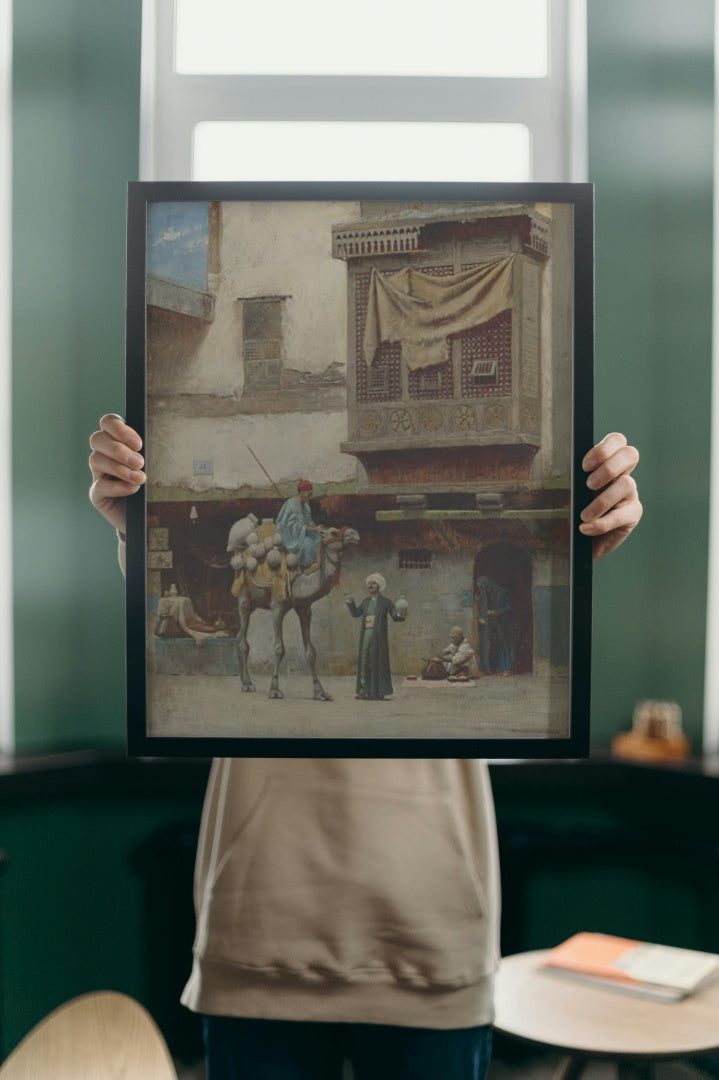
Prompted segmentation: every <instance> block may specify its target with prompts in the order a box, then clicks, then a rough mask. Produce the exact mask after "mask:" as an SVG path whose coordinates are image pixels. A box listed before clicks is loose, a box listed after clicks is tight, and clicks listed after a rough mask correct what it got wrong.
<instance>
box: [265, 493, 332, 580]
mask: <svg viewBox="0 0 719 1080" xmlns="http://www.w3.org/2000/svg"><path fill="white" fill-rule="evenodd" d="M312 494H313V489H312V484H311V483H310V482H309V480H299V481H298V483H297V494H296V495H292V496H291V497H290V498H289V499H285V501H284V503H283V504H282V506H281V508H280V511H279V513H278V515H277V520H276V522H275V524H276V526H277V531H278V533H279V534H280V536H281V537H282V543H283V544H284V546H285V547H286V548H287V550H288V551H289V552H291V553H292V554H293V555H295V556H296V557H297V565H298V566H299V568H300V570H308V569H309V568H310V567H312V566H314V565H315V563H316V562H317V556H318V552H319V546H320V539H321V532H322V530H321V528H320V527H319V526H318V525H315V523H314V521H313V520H312V510H311V508H310V499H311V498H312Z"/></svg>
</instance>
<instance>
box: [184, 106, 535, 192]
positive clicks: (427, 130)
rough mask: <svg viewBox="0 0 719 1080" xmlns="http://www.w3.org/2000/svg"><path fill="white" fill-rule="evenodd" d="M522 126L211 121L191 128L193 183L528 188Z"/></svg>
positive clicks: (526, 132) (526, 146) (525, 133)
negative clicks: (498, 183)
mask: <svg viewBox="0 0 719 1080" xmlns="http://www.w3.org/2000/svg"><path fill="white" fill-rule="evenodd" d="M530 162H531V154H530V141H529V129H528V128H527V127H526V126H525V125H524V124H426V123H392V122H389V121H380V122H379V123H367V122H365V121H361V120H355V121H352V122H350V123H347V122H345V123H343V122H341V121H337V120H334V121H313V120H310V121H304V120H299V121H287V120H212V121H205V122H203V123H201V124H198V125H197V127H196V128H195V132H194V141H193V146H192V163H193V165H192V178H193V180H235V179H237V178H238V177H240V178H241V179H243V180H273V179H277V178H278V177H281V178H282V179H283V180H316V179H317V178H318V175H320V176H321V177H322V179H328V180H367V181H371V180H385V179H387V177H388V175H389V173H391V177H392V179H393V180H416V179H417V177H418V176H421V178H422V179H423V180H436V181H442V180H444V181H456V180H466V181H472V180H476V178H477V177H478V176H481V177H482V179H483V180H518V181H522V180H529V179H530Z"/></svg>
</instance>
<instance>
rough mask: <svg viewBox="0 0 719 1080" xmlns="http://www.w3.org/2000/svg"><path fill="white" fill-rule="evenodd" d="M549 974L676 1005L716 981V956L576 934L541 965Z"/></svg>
mask: <svg viewBox="0 0 719 1080" xmlns="http://www.w3.org/2000/svg"><path fill="white" fill-rule="evenodd" d="M542 967H544V968H545V969H546V970H547V971H548V972H550V973H552V974H557V975H564V976H568V977H570V978H575V979H581V980H584V981H586V982H589V983H593V984H594V985H597V986H606V987H609V988H610V989H613V990H620V991H623V992H625V993H633V994H640V995H641V996H643V997H650V998H654V999H656V1000H659V1001H678V1000H680V999H681V998H683V997H686V996H687V995H688V994H692V993H694V992H695V991H696V990H699V989H700V988H701V987H703V986H706V985H707V984H708V983H710V982H711V981H712V980H713V979H715V978H719V956H717V955H716V954H714V953H705V952H697V951H696V950H694V949H678V948H675V947H673V946H669V945H652V944H650V943H649V942H644V941H632V940H630V939H628V938H620V937H613V936H611V935H610V934H592V933H581V934H575V935H574V937H571V938H569V939H568V940H567V941H564V942H562V944H561V945H557V947H556V948H555V949H552V950H551V951H550V952H549V953H548V954H547V956H546V957H545V959H544V960H543V961H542Z"/></svg>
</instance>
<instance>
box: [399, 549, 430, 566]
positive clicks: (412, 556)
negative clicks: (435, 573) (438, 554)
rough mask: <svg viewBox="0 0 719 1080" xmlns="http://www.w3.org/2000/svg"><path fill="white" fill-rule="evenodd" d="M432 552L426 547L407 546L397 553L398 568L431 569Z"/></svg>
mask: <svg viewBox="0 0 719 1080" xmlns="http://www.w3.org/2000/svg"><path fill="white" fill-rule="evenodd" d="M432 563H433V556H432V552H431V551H428V550H427V548H408V549H407V550H405V551H400V553H399V568H400V570H431V569H432Z"/></svg>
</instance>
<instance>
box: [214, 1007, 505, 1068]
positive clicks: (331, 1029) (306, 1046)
mask: <svg viewBox="0 0 719 1080" xmlns="http://www.w3.org/2000/svg"><path fill="white" fill-rule="evenodd" d="M203 1023H204V1031H205V1051H206V1060H207V1080H341V1078H342V1075H343V1071H342V1066H343V1062H344V1061H345V1060H349V1061H350V1062H351V1063H352V1071H353V1076H354V1080H484V1078H485V1075H486V1072H487V1069H488V1068H489V1059H490V1056H491V1052H492V1028H491V1026H489V1025H486V1026H483V1027H474V1028H457V1029H456V1030H452V1031H436V1030H430V1029H428V1028H409V1027H392V1026H389V1025H386V1026H385V1025H383V1024H337V1023H328V1024H325V1023H319V1022H304V1021H303V1022H300V1021H295V1020H245V1019H238V1018H235V1017H226V1016H206V1017H204V1018H203Z"/></svg>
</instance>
